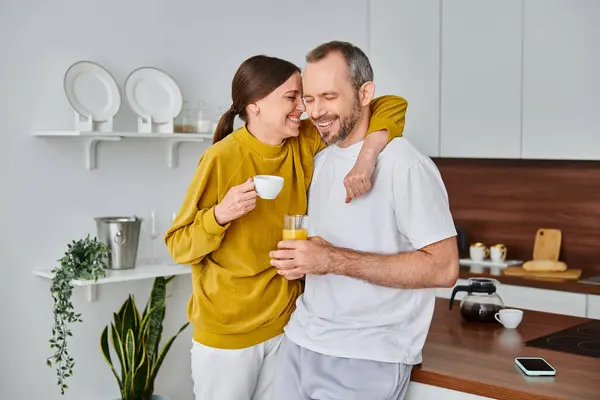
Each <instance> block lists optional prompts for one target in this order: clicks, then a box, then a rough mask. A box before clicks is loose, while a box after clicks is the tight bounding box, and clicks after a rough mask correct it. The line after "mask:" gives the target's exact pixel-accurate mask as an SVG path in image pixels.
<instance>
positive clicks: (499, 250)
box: [490, 243, 506, 262]
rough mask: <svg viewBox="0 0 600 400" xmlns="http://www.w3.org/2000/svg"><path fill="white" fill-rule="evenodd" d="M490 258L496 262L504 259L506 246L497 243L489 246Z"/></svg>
mask: <svg viewBox="0 0 600 400" xmlns="http://www.w3.org/2000/svg"><path fill="white" fill-rule="evenodd" d="M490 258H491V259H492V261H496V262H502V261H504V260H506V246H505V245H503V244H501V243H498V244H495V245H493V246H492V247H490Z"/></svg>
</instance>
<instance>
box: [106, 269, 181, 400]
mask: <svg viewBox="0 0 600 400" xmlns="http://www.w3.org/2000/svg"><path fill="white" fill-rule="evenodd" d="M173 278H174V277H169V278H165V277H157V278H155V279H154V285H153V287H152V292H151V293H150V297H149V298H148V301H147V302H146V307H145V308H144V311H143V313H142V314H140V312H139V310H138V308H137V306H136V304H135V301H134V298H133V296H132V295H129V297H128V298H127V300H125V302H124V303H123V305H122V306H121V308H120V309H119V312H117V313H113V316H114V321H113V322H112V323H111V324H110V330H109V327H108V326H107V327H106V328H104V330H103V331H102V335H101V336H100V347H101V349H102V354H103V355H104V359H105V360H106V362H107V363H108V365H109V366H110V369H111V371H112V373H113V375H114V376H115V378H116V379H117V383H118V384H119V390H120V392H121V399H122V400H150V399H153V400H158V399H165V398H164V397H162V396H158V395H155V394H154V381H155V379H156V376H157V375H158V371H159V370H160V367H161V365H162V363H163V361H164V359H165V357H166V355H167V352H168V351H169V349H170V348H171V345H172V344H173V342H174V341H175V339H176V338H177V336H179V334H180V333H181V332H182V331H183V330H184V329H185V328H186V327H187V326H188V325H189V322H186V323H185V324H183V326H182V327H181V328H180V329H179V331H178V332H177V333H176V334H175V335H174V336H172V337H171V338H170V339H169V340H167V341H166V342H165V344H164V345H163V347H162V349H159V344H160V341H161V337H162V331H163V321H164V318H165V309H166V298H167V283H169V282H170V281H171V280H172V279H173ZM109 335H110V339H111V343H112V349H113V351H114V353H115V354H116V356H117V359H118V360H119V364H120V365H121V368H120V372H117V370H116V369H115V366H114V365H113V363H112V358H111V355H110V353H111V352H110V348H109V344H108V337H109ZM159 350H160V351H159Z"/></svg>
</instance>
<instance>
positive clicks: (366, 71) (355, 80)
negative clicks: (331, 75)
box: [306, 40, 373, 90]
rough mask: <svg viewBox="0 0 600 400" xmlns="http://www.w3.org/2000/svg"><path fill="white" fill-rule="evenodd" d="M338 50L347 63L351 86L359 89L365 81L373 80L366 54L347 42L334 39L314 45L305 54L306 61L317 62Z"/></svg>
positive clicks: (371, 69)
mask: <svg viewBox="0 0 600 400" xmlns="http://www.w3.org/2000/svg"><path fill="white" fill-rule="evenodd" d="M336 51H339V52H340V53H341V54H342V56H344V59H345V60H346V65H348V73H349V77H350V81H351V82H352V86H354V88H355V89H356V90H359V89H360V87H361V86H362V85H364V84H365V83H366V82H369V81H372V80H373V68H372V67H371V63H370V61H369V58H368V57H367V55H366V54H365V53H364V52H363V51H362V50H361V49H360V48H358V47H356V46H355V45H353V44H352V43H348V42H341V41H337V40H334V41H332V42H327V43H323V44H322V45H320V46H317V47H315V48H314V49H313V50H311V51H310V53H308V54H307V55H306V62H309V63H311V62H317V61H319V60H322V59H324V58H325V57H327V56H328V55H329V54H331V53H333V52H336Z"/></svg>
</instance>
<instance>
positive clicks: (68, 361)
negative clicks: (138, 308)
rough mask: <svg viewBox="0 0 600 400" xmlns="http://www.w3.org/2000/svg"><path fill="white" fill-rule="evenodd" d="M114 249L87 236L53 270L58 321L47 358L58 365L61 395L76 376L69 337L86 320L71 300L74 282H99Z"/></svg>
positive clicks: (54, 297)
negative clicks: (77, 323) (83, 280)
mask: <svg viewBox="0 0 600 400" xmlns="http://www.w3.org/2000/svg"><path fill="white" fill-rule="evenodd" d="M109 254H110V249H109V248H108V246H106V245H105V244H104V243H102V242H100V241H99V240H98V239H97V238H95V237H94V238H90V235H87V236H86V237H85V238H84V239H80V240H78V241H75V240H74V241H73V242H72V243H70V244H68V245H67V252H66V253H65V254H64V256H63V257H62V258H60V259H58V260H57V261H58V262H60V265H59V266H58V267H55V268H54V269H53V270H52V271H51V272H52V273H53V278H52V285H51V287H50V292H51V293H52V299H53V300H54V308H53V314H54V324H53V326H52V338H51V339H50V340H49V342H50V348H51V349H53V350H54V354H53V355H52V356H50V357H48V358H47V359H46V363H47V364H48V366H49V367H52V366H53V365H54V366H55V367H56V375H57V378H58V383H57V384H58V386H59V387H60V392H61V394H63V395H64V394H65V390H66V389H68V388H69V387H68V386H67V384H66V383H65V381H66V379H67V378H68V377H70V376H72V375H73V368H74V367H75V360H74V359H73V357H71V355H70V354H69V351H68V349H67V339H68V337H70V336H73V334H72V333H71V329H70V324H73V323H75V322H82V321H83V320H82V319H81V314H80V313H76V312H75V309H74V307H73V303H72V302H71V295H72V293H73V285H72V281H73V280H75V279H87V280H94V281H96V280H97V279H98V278H100V277H105V276H106V266H107V262H108V256H109Z"/></svg>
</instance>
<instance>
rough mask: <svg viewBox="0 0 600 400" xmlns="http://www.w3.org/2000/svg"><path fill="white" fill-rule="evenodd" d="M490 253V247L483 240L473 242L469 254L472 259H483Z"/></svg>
mask: <svg viewBox="0 0 600 400" xmlns="http://www.w3.org/2000/svg"><path fill="white" fill-rule="evenodd" d="M489 254H490V251H489V249H488V248H487V246H486V245H485V244H483V243H481V242H477V243H473V244H472V245H471V247H469V255H470V256H471V259H472V260H475V261H483V260H485V259H486V258H488V256H489Z"/></svg>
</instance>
